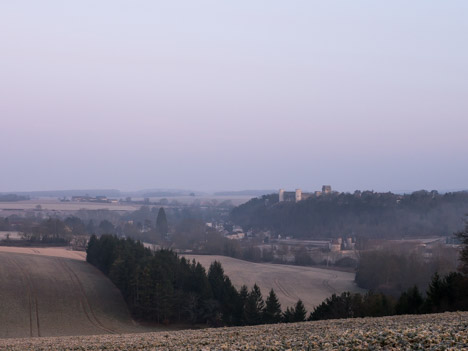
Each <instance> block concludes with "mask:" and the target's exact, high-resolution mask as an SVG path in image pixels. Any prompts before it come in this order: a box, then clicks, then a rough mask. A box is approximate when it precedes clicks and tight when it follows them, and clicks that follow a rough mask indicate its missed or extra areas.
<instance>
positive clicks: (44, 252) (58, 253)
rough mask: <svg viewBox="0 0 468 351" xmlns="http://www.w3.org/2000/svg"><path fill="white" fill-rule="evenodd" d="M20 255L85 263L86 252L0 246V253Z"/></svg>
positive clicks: (58, 248) (55, 248) (53, 248)
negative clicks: (49, 257)
mask: <svg viewBox="0 0 468 351" xmlns="http://www.w3.org/2000/svg"><path fill="white" fill-rule="evenodd" d="M2 252H11V253H22V254H29V255H40V256H51V257H63V258H70V259H74V260H80V261H86V252H84V251H73V250H70V249H68V248H65V247H16V246H0V253H2Z"/></svg>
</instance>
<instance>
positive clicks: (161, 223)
mask: <svg viewBox="0 0 468 351" xmlns="http://www.w3.org/2000/svg"><path fill="white" fill-rule="evenodd" d="M156 231H157V232H158V234H159V235H161V236H162V237H163V238H164V237H166V236H167V233H168V232H169V227H168V225H167V217H166V212H165V211H164V208H163V207H161V208H160V209H159V212H158V217H157V219H156Z"/></svg>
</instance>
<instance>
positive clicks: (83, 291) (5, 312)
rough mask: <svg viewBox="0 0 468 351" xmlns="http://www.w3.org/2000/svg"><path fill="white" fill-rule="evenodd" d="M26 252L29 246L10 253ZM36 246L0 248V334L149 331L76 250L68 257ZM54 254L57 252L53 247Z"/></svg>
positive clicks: (80, 333)
mask: <svg viewBox="0 0 468 351" xmlns="http://www.w3.org/2000/svg"><path fill="white" fill-rule="evenodd" d="M26 250H30V251H33V250H35V249H17V250H16V251H24V252H26ZM40 250H43V249H38V250H36V251H37V252H33V253H34V254H26V253H18V252H4V251H0V301H2V303H1V304H0V338H14V337H16V338H17V337H37V336H64V335H91V334H116V333H117V334H120V333H124V332H125V333H132V332H142V331H149V329H148V328H144V327H142V326H140V325H137V324H136V323H135V322H134V321H133V320H132V318H131V317H130V314H129V312H128V310H127V306H126V304H125V302H124V300H123V298H122V296H121V294H120V292H119V290H118V289H117V288H116V287H115V286H114V285H113V284H112V283H111V282H110V280H109V279H108V278H107V277H105V276H104V275H103V274H102V273H101V272H100V271H99V270H97V269H96V268H94V267H93V266H92V265H90V264H88V263H87V262H85V261H84V260H83V258H82V257H80V255H79V254H78V253H74V254H76V258H77V259H72V258H64V257H52V256H45V255H44V253H43V252H41V251H40ZM54 253H55V255H54V256H60V250H59V249H56V250H55V251H52V254H54ZM63 253H66V251H65V250H63V252H62V256H64V254H63ZM46 254H47V253H46ZM49 254H50V253H49Z"/></svg>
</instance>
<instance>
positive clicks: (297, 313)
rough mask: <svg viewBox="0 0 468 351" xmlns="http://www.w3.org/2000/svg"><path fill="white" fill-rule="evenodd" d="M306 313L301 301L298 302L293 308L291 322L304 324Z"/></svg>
mask: <svg viewBox="0 0 468 351" xmlns="http://www.w3.org/2000/svg"><path fill="white" fill-rule="evenodd" d="M306 315H307V311H306V309H305V307H304V304H303V303H302V301H301V300H298V301H297V303H296V306H295V307H294V314H293V320H294V322H304V321H305V319H306Z"/></svg>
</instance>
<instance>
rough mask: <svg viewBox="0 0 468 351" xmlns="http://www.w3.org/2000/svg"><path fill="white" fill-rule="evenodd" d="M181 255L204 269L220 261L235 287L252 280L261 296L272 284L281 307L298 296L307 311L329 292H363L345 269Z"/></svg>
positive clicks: (251, 283)
mask: <svg viewBox="0 0 468 351" xmlns="http://www.w3.org/2000/svg"><path fill="white" fill-rule="evenodd" d="M184 257H186V258H187V259H190V260H192V259H195V261H198V262H200V263H201V264H202V265H203V266H204V267H205V268H206V269H208V268H209V266H210V264H211V263H212V262H213V261H215V260H216V261H219V262H221V264H222V266H223V268H224V272H225V273H226V274H227V275H228V276H229V278H230V279H231V280H232V283H233V284H234V286H235V287H236V288H240V287H241V286H242V285H243V284H245V285H247V287H249V289H250V288H252V286H253V285H254V284H255V283H256V284H257V285H258V286H259V287H260V289H261V291H262V294H263V297H264V298H266V296H267V295H268V293H269V291H270V289H272V288H273V289H274V290H275V293H276V294H277V296H278V298H279V300H280V303H281V307H282V309H283V310H285V309H286V307H288V306H293V305H294V304H295V303H296V302H297V300H298V299H301V300H302V301H303V302H304V305H305V307H306V309H307V310H308V311H309V312H310V311H312V310H313V309H314V307H315V306H317V305H318V304H320V303H321V302H322V301H323V300H325V299H326V298H327V297H329V296H331V295H332V294H333V293H342V292H344V291H352V292H364V290H362V289H360V288H358V287H357V286H356V284H355V283H354V276H355V274H354V273H349V272H340V271H334V270H328V269H323V268H315V267H301V266H290V265H281V264H268V263H253V262H247V261H242V260H238V259H235V258H231V257H225V256H208V255H206V256H205V255H184Z"/></svg>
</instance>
